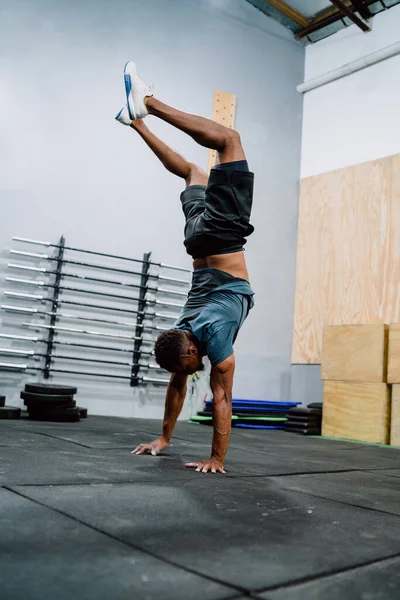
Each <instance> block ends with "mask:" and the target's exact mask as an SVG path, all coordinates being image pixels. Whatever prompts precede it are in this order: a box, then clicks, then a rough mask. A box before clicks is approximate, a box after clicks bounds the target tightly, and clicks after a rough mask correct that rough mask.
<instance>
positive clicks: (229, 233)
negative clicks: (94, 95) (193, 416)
mask: <svg viewBox="0 0 400 600" xmlns="http://www.w3.org/2000/svg"><path fill="white" fill-rule="evenodd" d="M125 87H126V93H127V104H126V105H125V106H124V107H123V108H122V109H121V111H120V112H119V113H118V115H117V116H116V119H117V120H118V121H120V122H121V123H123V124H124V125H129V126H130V127H132V129H134V130H135V131H136V132H137V133H138V134H139V135H140V136H141V138H142V139H143V140H144V141H145V142H146V144H147V145H148V146H149V147H150V148H151V150H152V151H153V152H154V154H155V155H156V156H157V157H158V158H159V160H160V161H161V162H162V164H163V165H164V166H165V168H166V169H168V171H170V172H171V173H173V174H174V175H177V176H178V177H181V178H182V179H184V180H185V182H186V189H185V190H184V191H183V192H182V194H181V202H182V208H183V212H184V215H185V219H186V224H185V241H184V245H185V247H186V251H187V252H188V254H190V255H191V256H192V257H193V277H192V286H191V289H190V292H189V296H188V300H187V302H186V304H185V306H184V307H183V310H182V313H181V315H180V316H179V318H178V320H177V322H176V323H175V325H174V328H173V329H171V330H170V331H165V332H163V333H162V334H161V335H160V336H159V338H158V339H157V341H156V344H155V348H154V350H155V356H156V361H157V363H158V364H159V365H160V367H162V368H164V369H166V370H167V371H170V372H171V373H172V374H171V378H170V382H169V385H168V389H167V394H166V401H165V413H164V422H163V428H162V434H161V436H160V437H159V438H157V439H156V440H154V441H153V442H152V443H151V444H140V446H138V447H137V448H136V449H135V450H134V451H133V453H134V454H144V453H147V452H149V453H151V454H152V455H154V456H155V455H157V454H159V453H160V452H161V451H162V450H165V449H166V448H167V447H168V444H169V441H170V438H171V435H172V431H173V429H174V426H175V423H176V420H177V418H178V416H179V414H180V412H181V409H182V406H183V402H184V400H185V396H186V386H187V378H188V375H190V374H192V373H195V372H196V371H199V370H201V369H203V368H204V367H203V362H202V358H203V357H204V356H208V358H209V360H210V362H211V374H210V387H211V391H212V393H213V409H212V414H213V427H214V433H213V439H212V449H211V456H210V458H207V459H205V460H198V461H196V462H193V463H188V464H187V465H186V466H187V467H194V468H195V469H196V471H198V472H200V471H201V472H202V473H207V472H208V471H211V472H212V473H216V472H217V471H218V472H220V473H225V470H224V460H225V455H226V452H227V449H228V442H229V436H230V431H231V420H232V386H233V375H234V370H235V357H234V353H233V344H234V342H235V340H236V337H237V334H238V332H239V329H240V328H241V326H242V325H243V322H244V320H245V319H246V317H247V315H248V313H249V310H250V309H251V308H252V306H253V295H254V292H253V290H252V289H251V287H250V284H249V276H248V272H247V268H246V261H245V258H244V250H243V246H244V244H245V243H246V237H247V236H249V235H250V234H251V233H252V232H253V231H254V228H253V226H252V225H250V222H249V219H250V213H251V207H252V201H253V183H254V175H253V173H251V172H250V171H249V168H248V165H247V161H246V157H245V155H244V151H243V148H242V144H241V141H240V136H239V134H238V133H237V132H236V131H234V130H232V129H229V128H228V127H225V126H224V125H220V124H218V123H215V122H214V121H211V120H209V119H205V118H203V117H198V116H195V115H192V114H187V113H184V112H181V111H179V110H176V109H175V108H171V107H170V106H167V105H166V104H163V103H162V102H160V101H159V100H157V99H156V98H154V97H153V90H152V87H151V86H148V85H146V84H144V83H143V82H142V81H141V80H140V79H139V78H138V76H137V74H136V67H135V65H134V63H132V62H129V63H127V65H126V66H125ZM148 114H150V115H154V116H155V117H158V118H159V119H162V120H163V121H166V122H167V123H170V124H171V125H173V126H174V127H177V128H178V129H180V130H181V131H184V132H185V133H187V134H188V135H190V136H191V137H192V138H193V139H194V140H195V141H196V142H198V143H199V144H200V145H202V146H205V147H206V148H210V149H213V150H216V151H217V152H218V164H217V165H216V166H215V167H214V168H213V169H212V170H211V173H210V175H209V176H208V175H207V173H206V172H205V171H203V169H201V168H200V167H199V166H197V165H195V164H193V163H190V162H188V161H187V160H185V159H184V158H183V157H182V156H180V155H179V154H177V153H176V152H175V151H174V150H172V149H171V148H169V147H168V146H167V145H166V144H164V142H162V141H161V140H159V139H158V138H157V137H156V136H155V135H154V134H153V133H151V131H150V130H149V129H148V128H147V127H146V125H145V124H144V123H143V121H142V119H143V118H144V117H146V116H147V115H148Z"/></svg>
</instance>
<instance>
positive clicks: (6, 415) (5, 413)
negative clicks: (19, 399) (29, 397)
mask: <svg viewBox="0 0 400 600" xmlns="http://www.w3.org/2000/svg"><path fill="white" fill-rule="evenodd" d="M20 417H21V409H20V408H17V407H16V406H1V407H0V419H19V418H20Z"/></svg>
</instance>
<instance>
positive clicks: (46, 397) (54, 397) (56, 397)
mask: <svg viewBox="0 0 400 600" xmlns="http://www.w3.org/2000/svg"><path fill="white" fill-rule="evenodd" d="M20 397H21V398H22V400H28V401H29V402H32V403H34V402H41V403H42V404H44V403H45V402H47V403H52V402H57V403H60V402H61V403H63V402H67V401H71V400H73V399H74V397H73V396H71V395H69V396H67V395H65V394H61V395H60V394H51V395H50V394H35V393H34V392H21V393H20Z"/></svg>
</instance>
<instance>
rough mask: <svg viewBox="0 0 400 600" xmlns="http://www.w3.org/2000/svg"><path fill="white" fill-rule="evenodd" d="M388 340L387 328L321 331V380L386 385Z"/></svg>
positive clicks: (345, 327)
mask: <svg viewBox="0 0 400 600" xmlns="http://www.w3.org/2000/svg"><path fill="white" fill-rule="evenodd" d="M399 327H400V326H399ZM399 336H400V330H399ZM388 338H389V328H388V326H387V325H329V326H326V327H324V331H323V346H322V362H321V379H324V380H333V381H360V382H376V383H384V382H386V379H387V357H388ZM399 339H400V338H399ZM399 357H400V354H399ZM399 362H400V361H399ZM399 382H400V380H399Z"/></svg>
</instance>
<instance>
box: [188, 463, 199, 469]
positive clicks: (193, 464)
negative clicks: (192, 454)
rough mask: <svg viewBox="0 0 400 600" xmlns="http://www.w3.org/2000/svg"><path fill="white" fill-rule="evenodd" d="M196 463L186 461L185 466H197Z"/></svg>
mask: <svg viewBox="0 0 400 600" xmlns="http://www.w3.org/2000/svg"><path fill="white" fill-rule="evenodd" d="M197 466H198V464H197V463H186V465H185V467H189V468H190V467H197Z"/></svg>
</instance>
